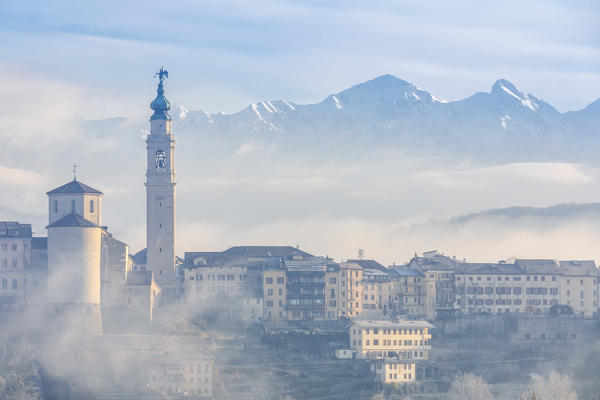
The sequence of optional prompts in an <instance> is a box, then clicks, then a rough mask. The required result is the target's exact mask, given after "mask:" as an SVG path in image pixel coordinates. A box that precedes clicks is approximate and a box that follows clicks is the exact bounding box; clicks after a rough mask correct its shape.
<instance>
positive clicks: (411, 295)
mask: <svg viewBox="0 0 600 400" xmlns="http://www.w3.org/2000/svg"><path fill="white" fill-rule="evenodd" d="M389 271H390V272H389V273H390V276H391V279H392V282H393V292H394V293H393V296H394V297H393V298H394V301H395V302H397V304H396V305H395V310H396V311H397V312H398V313H400V314H403V315H406V316H408V317H409V318H419V317H425V314H426V311H425V305H426V297H425V290H424V279H423V278H424V274H423V273H422V272H419V271H417V270H415V269H410V268H407V267H404V266H396V265H392V266H391V267H389Z"/></svg>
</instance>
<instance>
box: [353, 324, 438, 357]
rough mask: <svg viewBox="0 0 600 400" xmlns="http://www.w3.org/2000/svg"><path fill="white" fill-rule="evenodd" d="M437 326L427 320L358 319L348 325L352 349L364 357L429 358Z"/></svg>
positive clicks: (357, 354)
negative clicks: (432, 332)
mask: <svg viewBox="0 0 600 400" xmlns="http://www.w3.org/2000/svg"><path fill="white" fill-rule="evenodd" d="M433 327H434V326H433V325H431V324H430V323H429V322H426V321H400V322H391V321H363V320H355V321H353V322H352V323H351V324H350V326H349V327H348V333H349V337H350V348H352V349H355V350H356V357H357V358H362V359H364V358H395V359H397V360H403V361H404V360H427V359H428V358H429V350H431V344H430V340H431V329H432V328H433Z"/></svg>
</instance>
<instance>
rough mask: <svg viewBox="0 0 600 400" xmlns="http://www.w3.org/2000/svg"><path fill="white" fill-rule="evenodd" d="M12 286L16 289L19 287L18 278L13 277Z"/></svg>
mask: <svg viewBox="0 0 600 400" xmlns="http://www.w3.org/2000/svg"><path fill="white" fill-rule="evenodd" d="M12 288H13V289H16V288H17V280H16V279H13V280H12Z"/></svg>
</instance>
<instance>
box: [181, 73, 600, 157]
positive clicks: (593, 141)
mask: <svg viewBox="0 0 600 400" xmlns="http://www.w3.org/2000/svg"><path fill="white" fill-rule="evenodd" d="M184 110H185V109H184ZM599 121H600V100H599V101H596V102H594V103H592V104H591V105H590V106H588V107H587V108H586V109H584V110H581V111H577V112H569V113H566V114H561V113H560V112H558V111H557V110H556V109H555V108H554V107H552V105H550V104H548V103H546V102H545V101H543V100H541V99H538V98H537V97H535V96H534V95H532V94H525V93H523V92H521V91H520V90H519V89H517V88H516V87H515V85H513V84H512V83H511V82H509V81H507V80H505V79H500V80H498V81H496V82H495V83H494V84H493V86H492V88H491V91H490V92H489V93H476V94H474V95H473V96H471V97H468V98H466V99H464V100H459V101H453V102H445V101H442V100H440V99H438V98H437V97H435V96H434V95H432V94H431V93H429V92H427V91H425V90H422V89H419V88H418V87H416V86H415V85H413V84H411V83H409V82H406V81H404V80H401V79H399V78H396V77H394V76H392V75H383V76H380V77H378V78H375V79H373V80H370V81H368V82H364V83H361V84H358V85H355V86H353V87H351V88H349V89H346V90H344V91H342V92H340V93H336V94H333V95H330V96H328V97H327V98H325V99H324V100H323V101H321V102H320V103H317V104H308V105H299V104H295V103H293V102H289V101H285V100H276V101H263V102H260V103H254V104H251V105H249V106H248V107H246V108H245V109H243V110H242V111H240V112H238V113H235V114H223V113H217V114H208V113H205V112H203V111H190V112H187V110H185V112H180V113H179V116H178V118H176V121H175V124H174V126H175V128H176V129H177V130H178V131H180V132H181V133H182V134H190V135H194V136H197V137H200V138H210V137H216V138H223V139H234V140H237V141H240V142H244V141H257V140H258V141H268V142H274V143H277V144H279V145H281V147H282V149H286V148H287V147H288V146H290V148H297V146H309V147H319V148H321V149H324V150H326V151H331V150H335V149H338V150H342V151H359V150H360V151H362V150H366V149H369V148H390V146H392V147H393V148H397V149H401V150H405V151H407V152H426V153H431V152H433V153H439V154H447V153H448V152H449V153H451V154H466V155H469V156H472V157H475V158H477V157H483V158H490V157H491V158H492V159H498V158H506V157H508V158H509V159H528V160H536V159H549V158H550V159H556V158H559V159H568V158H572V157H574V156H579V157H581V156H586V155H589V156H591V153H592V152H591V149H595V148H597V146H598V141H599V138H598V133H599V132H598V122H599ZM574 138H577V140H576V141H574V140H573V139H574Z"/></svg>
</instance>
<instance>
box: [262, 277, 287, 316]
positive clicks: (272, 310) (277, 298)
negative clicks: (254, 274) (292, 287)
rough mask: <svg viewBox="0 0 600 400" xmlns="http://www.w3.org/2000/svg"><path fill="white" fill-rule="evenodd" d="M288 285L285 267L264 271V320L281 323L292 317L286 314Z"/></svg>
mask: <svg viewBox="0 0 600 400" xmlns="http://www.w3.org/2000/svg"><path fill="white" fill-rule="evenodd" d="M286 283H287V279H286V270H285V268H284V267H283V266H277V267H266V268H264V269H263V273H262V289H263V310H264V311H263V319H265V320H274V321H281V320H285V319H288V318H289V317H290V316H288V315H287V313H286V311H287V307H286V297H287V285H286Z"/></svg>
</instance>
